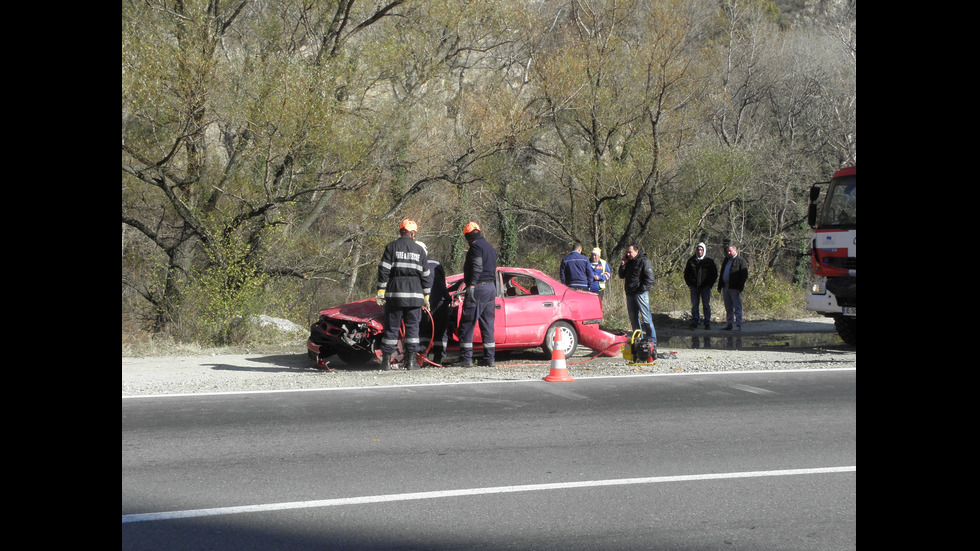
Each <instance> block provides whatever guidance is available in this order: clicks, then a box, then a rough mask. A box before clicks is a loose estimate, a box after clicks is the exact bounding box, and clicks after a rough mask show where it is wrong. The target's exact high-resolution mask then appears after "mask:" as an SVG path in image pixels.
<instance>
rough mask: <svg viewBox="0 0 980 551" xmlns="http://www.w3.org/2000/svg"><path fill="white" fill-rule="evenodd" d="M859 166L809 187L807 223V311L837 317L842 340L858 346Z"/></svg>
mask: <svg viewBox="0 0 980 551" xmlns="http://www.w3.org/2000/svg"><path fill="white" fill-rule="evenodd" d="M856 170H857V167H856V166H851V167H847V168H842V169H840V170H838V171H836V172H834V175H833V177H832V178H831V180H830V181H829V182H819V183H816V184H814V185H813V186H812V187H811V188H810V211H809V213H808V222H809V224H810V227H811V228H813V230H814V235H813V241H812V243H811V246H810V261H811V263H812V265H813V274H814V275H815V276H817V278H819V279H818V280H817V281H816V282H815V283H813V286H812V287H811V288H810V294H809V295H808V296H807V298H806V309H807V310H811V311H813V312H818V313H820V314H822V315H824V316H829V317H832V318H834V326H835V327H836V328H837V333H838V334H839V335H840V337H841V339H843V340H844V342H846V343H847V344H851V345H854V346H857V337H856V332H855V320H856V319H857V300H856V294H857V259H856V257H857V181H856V180H855V173H856Z"/></svg>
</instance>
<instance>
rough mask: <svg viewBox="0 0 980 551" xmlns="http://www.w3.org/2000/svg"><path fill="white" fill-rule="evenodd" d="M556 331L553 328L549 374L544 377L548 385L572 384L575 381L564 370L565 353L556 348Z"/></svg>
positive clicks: (557, 339) (566, 370) (557, 340)
mask: <svg viewBox="0 0 980 551" xmlns="http://www.w3.org/2000/svg"><path fill="white" fill-rule="evenodd" d="M558 335H559V333H558V329H557V328H555V340H554V343H555V345H554V347H553V348H552V352H551V373H549V374H548V376H547V377H544V380H545V381H548V382H549V383H573V382H575V379H573V378H571V377H569V375H568V369H566V368H565V352H564V351H563V350H561V349H560V348H559V347H558V343H559V341H560V339H559V338H558Z"/></svg>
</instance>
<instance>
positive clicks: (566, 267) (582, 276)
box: [558, 243, 592, 291]
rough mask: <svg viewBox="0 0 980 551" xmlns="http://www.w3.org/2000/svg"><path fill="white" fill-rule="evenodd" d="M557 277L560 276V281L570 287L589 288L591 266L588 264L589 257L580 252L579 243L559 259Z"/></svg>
mask: <svg viewBox="0 0 980 551" xmlns="http://www.w3.org/2000/svg"><path fill="white" fill-rule="evenodd" d="M558 277H560V278H561V282H562V283H564V284H565V285H568V286H569V287H571V288H572V289H580V290H582V291H588V290H589V282H590V281H592V266H591V265H590V264H589V257H587V256H585V255H584V254H582V244H581V243H576V244H575V246H574V247H572V252H570V253H568V256H566V257H565V258H563V259H561V265H560V266H559V267H558Z"/></svg>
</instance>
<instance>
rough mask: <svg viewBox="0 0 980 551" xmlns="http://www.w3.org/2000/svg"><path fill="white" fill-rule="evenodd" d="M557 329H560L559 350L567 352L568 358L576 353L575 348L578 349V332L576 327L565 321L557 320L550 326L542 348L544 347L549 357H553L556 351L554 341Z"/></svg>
mask: <svg viewBox="0 0 980 551" xmlns="http://www.w3.org/2000/svg"><path fill="white" fill-rule="evenodd" d="M556 330H557V331H558V347H559V350H561V351H562V352H563V353H564V354H565V357H566V358H569V357H571V356H572V354H574V353H575V350H576V349H578V334H576V333H575V328H574V327H572V325H571V324H570V323H568V322H565V321H556V322H555V323H553V324H551V327H549V328H548V332H547V333H546V334H545V337H544V343H543V344H542V345H541V348H543V349H544V352H545V354H547V355H548V357H551V355H552V354H553V353H554V351H555V342H554V341H555V331H556Z"/></svg>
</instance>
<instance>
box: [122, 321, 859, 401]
mask: <svg viewBox="0 0 980 551" xmlns="http://www.w3.org/2000/svg"><path fill="white" fill-rule="evenodd" d="M834 333H835V331H834V325H833V322H832V321H831V320H829V319H828V318H807V319H802V320H775V321H750V322H746V323H745V324H744V326H743V330H742V331H741V332H739V333H732V332H727V331H721V330H719V329H712V330H710V331H704V330H703V329H698V330H694V331H691V330H689V329H687V328H679V327H673V328H665V329H663V330H662V329H661V328H660V326H659V325H658V326H657V334H658V341H659V342H660V347H659V348H658V352H659V353H660V354H661V355H666V356H667V357H659V358H657V359H656V361H655V362H653V363H652V364H631V363H630V362H628V361H627V360H625V359H623V358H622V357H617V358H609V357H593V356H594V354H595V353H594V352H592V351H591V350H588V349H585V348H582V347H580V348H579V350H578V351H576V353H575V355H574V356H573V357H570V358H566V362H565V364H566V369H567V371H568V374H569V375H570V376H571V377H572V378H574V379H579V378H587V377H603V376H627V375H635V376H642V375H652V374H667V373H697V372H712V371H755V370H783V369H839V368H856V367H857V351H856V348H855V347H853V346H848V345H845V344H843V343H840V342H839V340H838V341H837V342H836V343H835V342H833V341H834V338H833V337H832V335H833V334H834ZM794 334H796V335H799V334H808V335H809V334H830V335H828V337H830V338H827V339H824V341H825V342H826V343H827V344H814V345H808V344H805V343H804V344H800V343H798V342H794V339H792V338H790V337H791V336H792V335H794ZM692 336H695V337H698V339H697V340H694V339H692V338H691V337H692ZM330 365H331V367H333V368H335V370H334V371H322V370H318V369H315V368H314V367H313V366H312V363H311V362H310V360H309V359H308V358H307V355H306V349H305V347H304V346H303V344H302V343H297V344H295V345H289V346H283V347H280V349H275V350H263V351H260V352H255V353H245V354H220V353H214V354H197V355H183V356H161V357H123V358H122V395H123V397H133V396H150V395H165V394H206V393H221V392H249V391H253V392H254V391H277V390H296V389H309V390H314V389H326V388H347V387H376V386H390V385H414V384H446V383H462V382H480V381H520V380H541V379H542V378H543V377H545V376H547V375H548V374H549V373H550V370H551V367H552V366H551V359H550V358H548V357H546V356H545V355H544V353H543V352H542V351H541V350H540V349H537V350H529V351H526V352H521V353H512V354H506V355H505V354H498V360H497V365H496V366H495V367H492V368H486V367H475V368H470V369H463V368H460V367H444V368H443V367H427V368H423V369H419V370H414V371H403V370H397V371H387V372H386V371H379V370H378V369H377V367H376V366H349V365H345V364H343V362H341V361H339V360H337V361H336V362H333V361H332V362H331V364H330ZM553 384H557V383H553Z"/></svg>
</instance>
